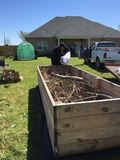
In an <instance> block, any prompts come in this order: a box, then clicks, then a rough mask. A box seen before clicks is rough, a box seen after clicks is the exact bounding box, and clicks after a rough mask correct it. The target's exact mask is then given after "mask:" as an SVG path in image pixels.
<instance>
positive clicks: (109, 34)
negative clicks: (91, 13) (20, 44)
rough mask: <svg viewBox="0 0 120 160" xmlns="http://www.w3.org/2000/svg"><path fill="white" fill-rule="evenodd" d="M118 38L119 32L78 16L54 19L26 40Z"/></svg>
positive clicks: (119, 36) (29, 35)
mask: <svg viewBox="0 0 120 160" xmlns="http://www.w3.org/2000/svg"><path fill="white" fill-rule="evenodd" d="M52 37H63V38H65V37H68V38H70V37H74V38H80V37H84V38H87V37H91V38H120V31H118V30H115V29H113V28H110V27H107V26H105V25H103V24H100V23H97V22H94V21H90V20H88V19H86V18H83V17H79V16H66V17H55V18H53V19H52V20H50V21H49V22H47V23H46V24H44V25H42V26H41V27H39V28H37V29H36V30H34V31H33V32H31V33H30V34H28V35H27V38H52Z"/></svg>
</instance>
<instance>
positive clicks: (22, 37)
mask: <svg viewBox="0 0 120 160" xmlns="http://www.w3.org/2000/svg"><path fill="white" fill-rule="evenodd" d="M18 35H19V38H20V39H21V40H22V41H25V37H26V36H27V35H28V32H23V31H19V32H18Z"/></svg>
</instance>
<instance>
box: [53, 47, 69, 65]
mask: <svg viewBox="0 0 120 160" xmlns="http://www.w3.org/2000/svg"><path fill="white" fill-rule="evenodd" d="M68 51H69V49H68V48H67V47H66V46H64V51H61V49H60V46H59V47H56V48H55V49H54V50H53V53H52V56H51V62H52V65H61V63H60V58H61V56H64V55H65V54H66V53H67V52H68Z"/></svg>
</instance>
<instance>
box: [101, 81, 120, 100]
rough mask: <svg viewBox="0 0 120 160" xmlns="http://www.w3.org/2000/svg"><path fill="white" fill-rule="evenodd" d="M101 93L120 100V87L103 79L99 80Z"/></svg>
mask: <svg viewBox="0 0 120 160" xmlns="http://www.w3.org/2000/svg"><path fill="white" fill-rule="evenodd" d="M100 87H101V91H102V92H103V93H106V94H110V95H112V96H113V97H116V98H120V86H119V85H117V84H115V83H112V82H110V81H107V80H105V79H101V85H100Z"/></svg>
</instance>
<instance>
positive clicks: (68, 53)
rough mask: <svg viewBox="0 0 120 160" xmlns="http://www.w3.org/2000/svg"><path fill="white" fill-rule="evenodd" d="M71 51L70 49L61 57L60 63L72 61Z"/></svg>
mask: <svg viewBox="0 0 120 160" xmlns="http://www.w3.org/2000/svg"><path fill="white" fill-rule="evenodd" d="M70 57H71V54H70V51H68V52H67V53H66V54H65V55H64V56H62V57H61V60H60V63H61V64H67V63H68V62H69V61H70Z"/></svg>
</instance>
